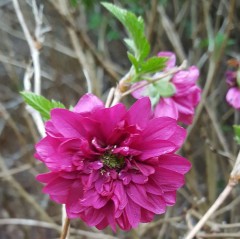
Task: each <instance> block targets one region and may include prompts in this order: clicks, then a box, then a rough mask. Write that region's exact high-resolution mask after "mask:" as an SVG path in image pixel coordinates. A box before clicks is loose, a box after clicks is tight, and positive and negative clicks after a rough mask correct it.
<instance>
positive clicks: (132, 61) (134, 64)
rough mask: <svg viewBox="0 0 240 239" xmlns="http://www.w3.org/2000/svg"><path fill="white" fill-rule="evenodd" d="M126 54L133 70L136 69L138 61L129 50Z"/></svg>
mask: <svg viewBox="0 0 240 239" xmlns="http://www.w3.org/2000/svg"><path fill="white" fill-rule="evenodd" d="M127 55H128V59H129V60H130V61H131V63H132V64H133V66H134V68H135V70H136V69H138V61H137V59H136V58H135V56H134V55H133V54H131V53H130V52H127Z"/></svg>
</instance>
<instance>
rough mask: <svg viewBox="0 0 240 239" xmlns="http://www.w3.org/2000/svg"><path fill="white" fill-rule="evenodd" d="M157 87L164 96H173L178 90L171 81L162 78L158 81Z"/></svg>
mask: <svg viewBox="0 0 240 239" xmlns="http://www.w3.org/2000/svg"><path fill="white" fill-rule="evenodd" d="M157 88H158V93H159V94H160V96H162V97H171V96H172V95H174V94H175V92H176V88H175V86H174V85H173V84H172V83H171V82H169V81H164V80H160V81H159V82H158V83H157Z"/></svg>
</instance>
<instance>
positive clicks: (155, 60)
mask: <svg viewBox="0 0 240 239" xmlns="http://www.w3.org/2000/svg"><path fill="white" fill-rule="evenodd" d="M167 59H168V58H166V57H158V56H154V57H151V58H149V59H148V60H147V61H145V62H143V63H142V64H141V66H140V67H141V69H139V71H138V72H139V73H141V74H142V73H144V74H145V73H154V72H157V71H161V70H163V69H164V68H165V63H166V62H167Z"/></svg>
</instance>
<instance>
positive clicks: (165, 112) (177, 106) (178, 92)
mask: <svg viewBox="0 0 240 239" xmlns="http://www.w3.org/2000/svg"><path fill="white" fill-rule="evenodd" d="M158 56H159V57H167V58H168V61H167V63H166V68H165V69H164V71H163V72H160V73H157V74H156V75H155V77H158V76H159V77H160V76H161V75H163V74H164V73H165V72H166V71H167V70H170V69H172V68H174V67H175V62H176V56H175V54H174V53H172V52H160V53H159V54H158ZM198 77H199V70H198V68H197V67H195V66H191V67H189V68H188V70H181V71H179V72H177V73H176V74H174V75H172V76H167V77H165V78H163V79H161V80H159V81H157V82H156V83H153V84H150V85H148V86H145V87H141V88H140V89H139V90H136V91H134V92H133V94H132V95H133V96H134V97H135V98H136V99H140V98H141V97H144V96H150V98H151V100H152V104H153V106H154V107H155V110H154V113H155V116H156V117H159V116H169V117H172V118H174V119H177V120H178V121H179V122H183V123H185V124H191V123H192V120H193V116H194V109H195V107H196V106H197V105H198V103H199V101H200V94H201V90H200V88H199V87H198V86H197V85H196V81H197V79H198ZM139 84H142V81H141V82H140V83H136V84H135V85H134V86H133V87H136V85H139Z"/></svg>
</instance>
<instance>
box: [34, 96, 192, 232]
mask: <svg viewBox="0 0 240 239" xmlns="http://www.w3.org/2000/svg"><path fill="white" fill-rule="evenodd" d="M45 127H46V133H47V136H46V137H45V138H43V139H42V140H41V141H40V142H39V143H38V144H37V145H36V155H35V156H36V158H37V159H39V160H41V161H42V162H44V163H45V165H46V166H47V167H48V169H49V170H50V172H48V173H46V174H42V175H39V176H38V177H37V179H38V180H39V181H40V182H43V183H44V184H46V185H45V187H44V189H43V191H44V192H45V193H47V194H49V195H50V197H51V199H52V200H54V201H55V202H57V203H60V204H65V205H66V210H67V215H68V217H69V218H81V219H82V220H83V221H85V222H86V223H87V224H88V225H89V226H96V227H97V228H98V229H103V228H105V227H106V226H108V225H110V226H111V228H112V229H113V230H116V226H117V225H118V226H119V227H120V228H121V229H123V230H129V229H131V228H133V227H136V226H138V224H139V223H140V222H149V221H151V220H153V217H154V215H155V214H162V213H164V212H165V210H166V206H172V205H174V204H175V202H176V190H177V189H179V188H180V187H182V186H183V184H184V174H185V173H186V172H188V171H189V169H190V163H189V162H188V161H187V160H186V159H185V158H183V157H181V156H179V155H176V154H175V152H176V151H177V150H178V149H179V148H180V147H181V145H182V144H183V141H184V139H185V135H186V132H185V129H183V128H182V127H180V126H178V125H177V122H176V120H175V119H172V118H169V117H159V118H154V117H153V115H152V111H151V104H150V100H149V98H147V97H145V98H142V99H140V100H138V101H137V102H136V103H135V104H134V105H133V106H132V107H131V108H130V109H129V110H127V109H126V108H125V106H124V105H123V104H117V105H115V106H113V107H110V108H105V107H104V105H103V103H102V101H100V100H99V99H98V98H97V97H96V96H94V95H91V94H86V95H84V96H83V97H82V98H81V99H80V101H79V102H78V104H77V105H76V106H75V108H74V109H73V111H69V110H66V109H53V110H52V111H51V119H50V120H49V121H48V122H46V125H45Z"/></svg>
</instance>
